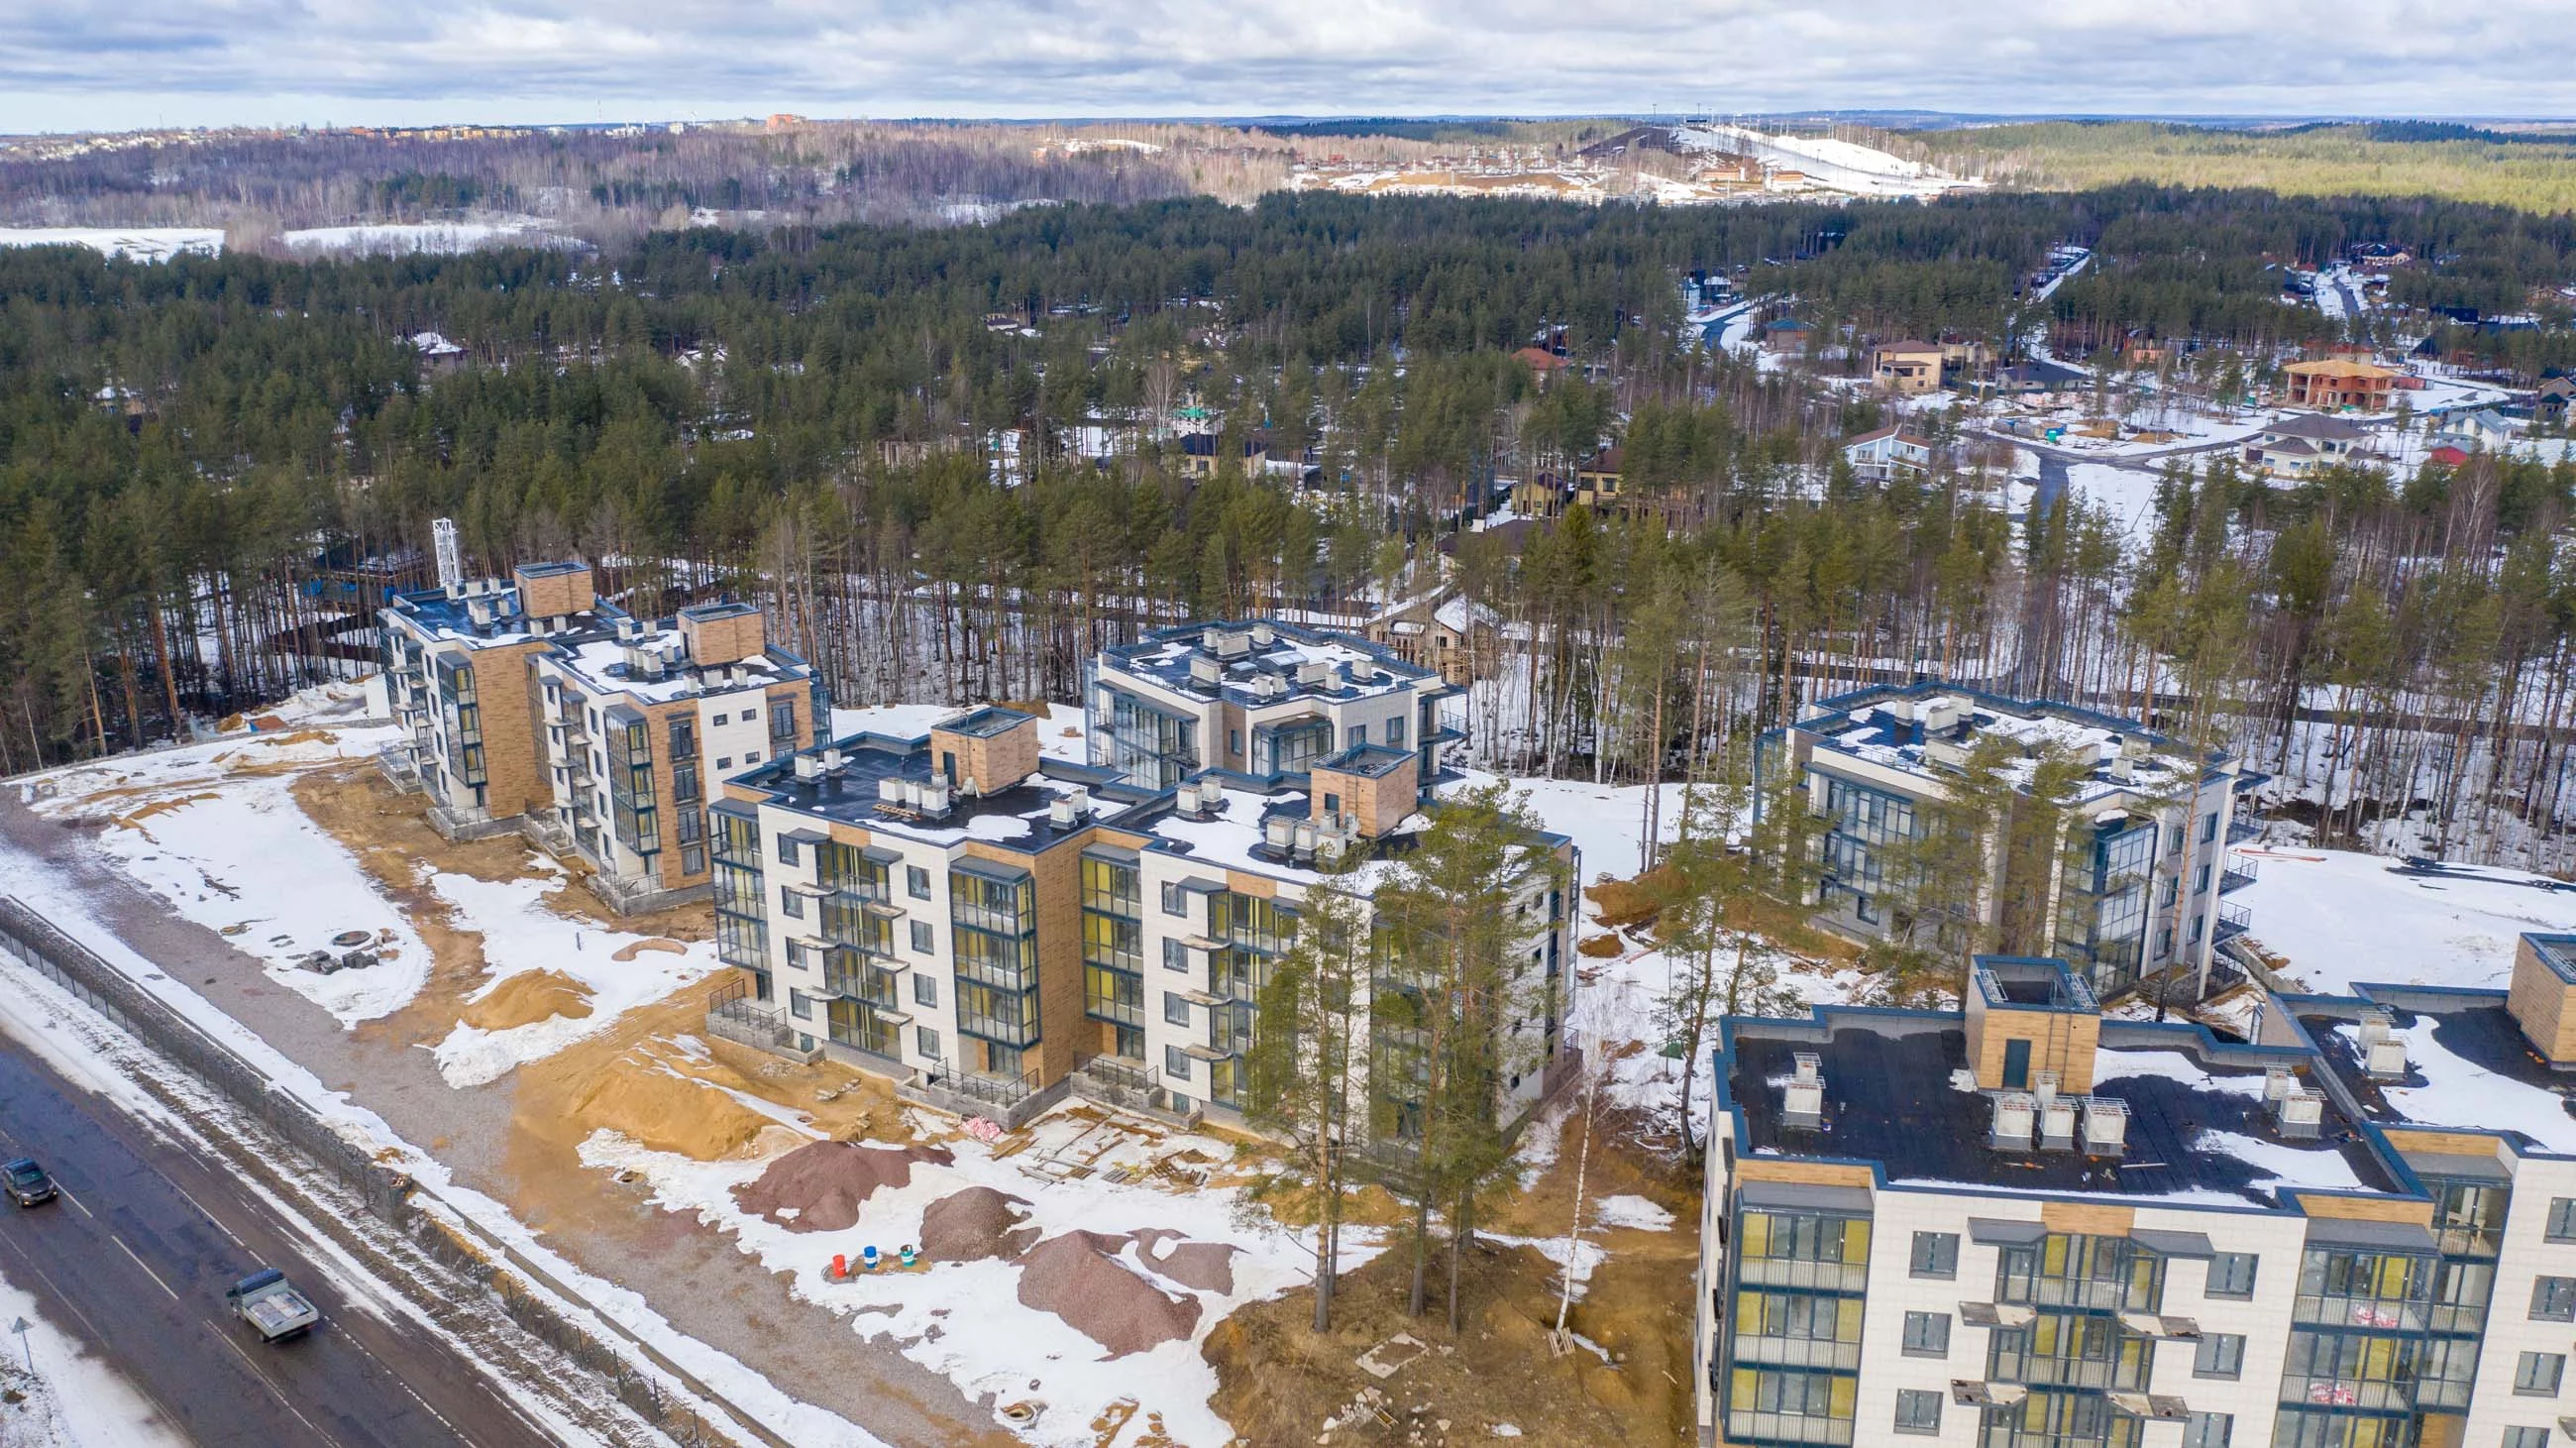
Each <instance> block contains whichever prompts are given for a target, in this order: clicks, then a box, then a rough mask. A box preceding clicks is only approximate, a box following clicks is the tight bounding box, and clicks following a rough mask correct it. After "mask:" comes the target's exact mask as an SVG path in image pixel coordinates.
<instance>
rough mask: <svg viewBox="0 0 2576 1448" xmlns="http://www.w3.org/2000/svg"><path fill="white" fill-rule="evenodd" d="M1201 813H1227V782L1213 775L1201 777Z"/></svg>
mask: <svg viewBox="0 0 2576 1448" xmlns="http://www.w3.org/2000/svg"><path fill="white" fill-rule="evenodd" d="M1199 811H1200V812H1201V813H1202V814H1222V813H1223V812H1224V811H1225V781H1224V780H1221V779H1219V778H1217V777H1216V776H1215V775H1213V774H1207V775H1201V776H1200V777H1199Z"/></svg>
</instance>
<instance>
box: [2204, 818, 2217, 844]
mask: <svg viewBox="0 0 2576 1448" xmlns="http://www.w3.org/2000/svg"><path fill="white" fill-rule="evenodd" d="M2217 838H2218V811H2216V810H2211V811H2210V812H2209V813H2207V814H2205V815H2202V816H2201V817H2200V842H2201V843H2202V844H2204V845H2205V844H2208V843H2210V842H2211V841H2212V840H2215V839H2217Z"/></svg>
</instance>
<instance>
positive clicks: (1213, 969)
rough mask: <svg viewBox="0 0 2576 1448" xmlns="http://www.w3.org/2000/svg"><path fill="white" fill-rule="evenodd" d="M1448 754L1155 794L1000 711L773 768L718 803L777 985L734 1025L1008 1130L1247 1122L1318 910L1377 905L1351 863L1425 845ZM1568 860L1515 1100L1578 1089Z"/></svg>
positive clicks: (1542, 950)
mask: <svg viewBox="0 0 2576 1448" xmlns="http://www.w3.org/2000/svg"><path fill="white" fill-rule="evenodd" d="M1184 667H1186V666H1184ZM1408 697H1409V695H1408ZM1371 717H1372V719H1373V720H1375V719H1376V718H1377V717H1379V716H1374V715H1373V716H1371ZM1404 717H1405V718H1406V719H1407V720H1408V722H1410V721H1411V720H1412V718H1413V716H1412V715H1411V714H1410V712H1407V713H1406V714H1405V715H1404ZM1434 732H1435V733H1437V732H1439V731H1437V730H1435V731H1434ZM1381 737H1382V736H1381ZM1411 737H1412V735H1411V733H1410V731H1408V735H1407V739H1408V741H1409V740H1410V739H1411ZM1428 748H1429V753H1430V755H1431V757H1432V758H1433V759H1434V761H1435V765H1436V761H1437V746H1436V745H1433V746H1429V747H1428ZM1423 758H1424V755H1422V754H1417V753H1416V752H1415V749H1414V747H1413V746H1412V745H1411V744H1410V743H1409V742H1408V743H1407V744H1406V745H1404V746H1402V747H1397V746H1392V745H1389V744H1386V743H1383V742H1379V743H1361V742H1353V743H1351V744H1349V745H1348V746H1346V747H1342V748H1339V749H1337V750H1335V751H1333V752H1331V753H1329V754H1325V755H1322V756H1318V757H1314V758H1310V759H1306V760H1303V761H1301V763H1302V765H1303V768H1302V769H1300V770H1299V771H1298V779H1297V780H1296V782H1294V783H1288V782H1282V781H1279V780H1274V779H1256V778H1253V777H1250V776H1247V775H1243V774H1239V773H1226V772H1220V771H1214V770H1204V769H1202V770H1195V771H1193V773H1192V776H1191V778H1190V779H1189V780H1188V781H1186V782H1184V783H1181V784H1178V785H1176V786H1170V787H1156V786H1153V785H1149V784H1144V783H1139V782H1136V781H1133V780H1129V779H1126V778H1123V777H1121V775H1120V773H1119V772H1118V771H1116V770H1113V769H1110V768H1106V767H1102V766H1097V765H1084V764H1074V763H1070V762H1065V761H1058V760H1051V759H1045V758H1042V757H1041V753H1040V749H1039V740H1038V731H1037V723H1036V721H1035V720H1034V719H1032V718H1031V717H1029V716H1027V715H1025V714H1020V713H1018V712H1016V711H1013V710H1010V709H1006V708H999V707H986V708H981V709H975V710H971V711H968V712H966V713H963V714H960V715H957V716H955V717H952V718H950V719H948V720H945V721H943V722H942V723H940V724H939V725H937V726H936V727H934V728H933V729H931V731H930V732H929V733H928V734H927V735H925V736H923V737H920V738H914V739H897V738H891V737H886V736H880V735H875V734H859V735H853V736H851V737H848V738H844V739H841V740H838V741H836V742H835V743H833V744H832V745H830V746H828V747H824V748H819V749H814V750H808V751H806V752H803V753H799V754H797V755H794V756H792V757H789V758H782V759H773V760H771V761H770V762H768V763H765V764H763V765H761V766H760V767H759V768H757V769H754V770H751V771H748V772H745V773H741V774H738V775H736V776H734V777H733V778H731V779H729V780H728V781H727V782H726V784H725V787H724V794H725V799H724V800H723V802H721V803H719V804H718V805H717V806H716V807H715V811H714V814H715V819H714V822H713V823H714V830H715V835H716V844H717V864H716V869H717V894H716V901H717V914H718V935H719V942H720V946H721V949H722V953H723V955H724V958H725V959H726V960H727V961H728V962H730V963H732V964H734V965H737V966H741V967H743V968H744V969H745V970H747V971H748V972H750V977H751V979H750V983H749V984H747V985H746V986H743V987H740V988H737V989H733V990H730V991H728V992H726V993H724V994H722V995H720V997H719V999H718V1001H717V1002H716V1005H715V1009H714V1010H713V1011H712V1012H711V1014H710V1019H709V1025H710V1028H711V1029H713V1030H715V1031H717V1032H719V1033H720V1034H724V1035H727V1036H730V1037H732V1038H734V1039H737V1040H743V1041H747V1042H749V1043H751V1044H755V1045H759V1046H763V1047H765V1048H768V1049H773V1050H781V1051H785V1052H787V1053H789V1054H796V1055H807V1054H811V1053H816V1052H824V1053H829V1054H831V1055H834V1056H836V1057H838V1058H840V1059H843V1060H845V1061H848V1062H850V1063H851V1064H854V1065H857V1066H859V1067H860V1068H861V1069H864V1070H867V1071H870V1072H874V1073H876V1074H879V1075H883V1076H887V1077H890V1078H892V1079H893V1080H894V1082H895V1083H896V1086H897V1089H898V1090H899V1091H900V1092H901V1093H903V1094H904V1095H906V1096H908V1097H910V1098H912V1099H917V1100H922V1101H926V1102H929V1103H930V1104H933V1105H936V1106H940V1107H943V1108H946V1109H951V1110H958V1111H967V1112H974V1113H979V1114H984V1115H989V1116H992V1117H995V1118H997V1119H1000V1120H1003V1121H1005V1122H1008V1123H1015V1122H1017V1121H1020V1120H1024V1119H1026V1117H1028V1116H1029V1115H1031V1114H1034V1113H1035V1112H1036V1111H1039V1110H1042V1109H1044V1108H1045V1107H1046V1106H1047V1105H1048V1104H1050V1103H1052V1102H1053V1101H1055V1100H1057V1099H1059V1098H1060V1097H1062V1096H1063V1095H1065V1094H1067V1093H1073V1094H1079V1095H1082V1096H1085V1097H1087V1098H1091V1099H1095V1100H1100V1101H1103V1102H1107V1103H1110V1104H1114V1105H1118V1106H1122V1107H1127V1108H1131V1109H1139V1110H1147V1111H1155V1112H1161V1113H1164V1114H1168V1115H1172V1116H1177V1117H1181V1118H1184V1119H1190V1118H1196V1117H1198V1116H1200V1115H1202V1114H1204V1115H1206V1116H1208V1117H1212V1118H1215V1119H1218V1120H1235V1119H1239V1112H1240V1109H1241V1106H1242V1104H1243V1100H1244V1096H1243V1092H1244V1075H1243V1073H1244V1069H1245V1060H1246V1051H1247V1048H1248V1047H1249V1045H1250V1044H1251V1041H1252V1035H1253V1029H1254V1024H1255V1019H1256V1013H1257V1010H1258V1002H1259V997H1260V992H1261V990H1262V988H1263V987H1264V985H1265V984H1266V983H1267V981H1268V978H1269V971H1270V967H1271V963H1272V962H1273V961H1274V960H1275V959H1277V957H1278V956H1279V954H1280V953H1281V952H1282V951H1285V950H1287V949H1288V948H1290V946H1291V944H1292V942H1293V940H1294V938H1295V935H1296V931H1297V928H1298V922H1299V919H1300V916H1301V915H1302V914H1303V913H1304V911H1305V908H1306V905H1307V902H1308V901H1309V900H1310V899H1311V898H1312V895H1313V892H1315V891H1317V890H1321V889H1335V888H1339V889H1344V890H1347V891H1351V892H1352V893H1353V894H1354V896H1355V898H1364V897H1361V896H1360V895H1359V892H1360V891H1361V890H1362V889H1364V888H1365V882H1366V881H1368V880H1369V879H1371V878H1373V876H1372V875H1371V874H1370V873H1369V871H1370V870H1372V869H1375V868H1376V867H1375V866H1363V867H1362V869H1361V871H1360V872H1358V873H1356V874H1355V875H1353V876H1335V877H1333V878H1332V879H1329V880H1328V878H1327V867H1329V866H1330V865H1331V864H1332V862H1333V861H1334V860H1335V859H1336V858H1337V857H1339V856H1342V855H1345V854H1347V853H1350V852H1353V851H1357V850H1360V849H1363V848H1373V849H1375V850H1377V851H1379V852H1381V853H1389V852H1394V851H1399V850H1401V849H1403V848H1405V845H1406V840H1405V836H1406V835H1407V834H1408V833H1409V832H1411V831H1413V830H1416V829H1418V828H1420V826H1421V816H1420V815H1419V813H1418V809H1419V807H1420V804H1421V802H1422V801H1423V799H1424V797H1425V794H1426V788H1425V785H1424V783H1423V779H1424V776H1423V774H1422V773H1421V761H1422V759H1423ZM1545 843H1546V845H1547V846H1548V847H1549V848H1550V849H1551V850H1552V851H1553V853H1554V857H1555V858H1556V859H1558V860H1559V861H1561V862H1562V865H1563V867H1564V869H1563V871H1561V872H1560V873H1559V876H1558V877H1557V878H1551V877H1550V876H1549V875H1548V873H1547V872H1544V871H1533V872H1532V873H1531V874H1530V876H1529V878H1528V882H1527V886H1526V888H1525V889H1524V891H1523V892H1522V894H1521V896H1520V898H1519V900H1518V909H1519V911H1520V912H1521V918H1522V919H1523V921H1524V922H1525V924H1526V926H1527V939H1528V941H1529V957H1528V959H1527V961H1526V962H1525V963H1524V964H1523V965H1522V966H1521V968H1520V973H1519V980H1518V988H1517V989H1516V990H1514V991H1513V992H1511V994H1512V996H1513V998H1514V1000H1515V1001H1516V1002H1518V1003H1519V1004H1518V1005H1517V1007H1516V1009H1515V1011H1514V1014H1513V1018H1512V1019H1511V1020H1510V1021H1509V1022H1508V1023H1499V1028H1501V1029H1505V1030H1508V1031H1509V1032H1510V1033H1511V1034H1512V1036H1513V1038H1514V1039H1515V1040H1516V1041H1517V1042H1520V1043H1522V1044H1523V1049H1522V1050H1520V1051H1518V1052H1516V1053H1515V1055H1516V1056H1517V1057H1518V1064H1517V1065H1516V1066H1515V1067H1514V1068H1513V1070H1512V1072H1511V1073H1510V1075H1509V1078H1508V1080H1507V1081H1505V1082H1504V1083H1502V1088H1501V1089H1502V1090H1503V1091H1504V1092H1505V1093H1506V1095H1507V1097H1508V1098H1509V1100H1510V1101H1511V1102H1513V1103H1517V1104H1518V1105H1516V1106H1515V1109H1518V1106H1521V1105H1526V1104H1527V1103H1530V1102H1534V1101H1535V1100H1536V1099H1537V1098H1538V1096H1539V1095H1540V1094H1541V1092H1542V1090H1543V1088H1544V1086H1545V1085H1546V1084H1547V1083H1548V1082H1549V1081H1550V1080H1551V1079H1552V1077H1553V1076H1554V1075H1555V1074H1557V1073H1556V1071H1555V1069H1554V1068H1555V1067H1556V1064H1557V1062H1558V1060H1559V1046H1560V1035H1559V1029H1560V1022H1561V1020H1562V1016H1563V1010H1562V1005H1561V1002H1562V999H1563V972H1564V970H1565V969H1566V963H1567V961H1568V960H1569V959H1570V951H1571V949H1572V945H1573V941H1572V938H1571V933H1570V932H1571V929H1572V924H1573V914H1574V909H1575V906H1574V902H1573V900H1572V898H1571V896H1570V894H1569V893H1568V892H1567V891H1566V889H1565V888H1564V886H1563V884H1562V881H1563V880H1570V879H1571V878H1573V874H1572V872H1573V870H1574V868H1575V865H1576V861H1575V859H1574V851H1573V847H1572V845H1571V844H1570V843H1569V842H1567V841H1566V840H1564V839H1562V838H1560V837H1554V836H1550V837H1547V838H1546V840H1545ZM1402 956H1403V952H1402V951H1401V950H1400V949H1399V950H1392V951H1389V952H1387V953H1386V956H1385V959H1386V960H1387V962H1388V964H1386V965H1384V966H1382V967H1381V969H1380V971H1379V975H1378V978H1377V979H1376V980H1375V981H1374V982H1373V983H1372V988H1371V990H1370V992H1368V1003H1367V1004H1365V1005H1364V1006H1363V1007H1362V1009H1363V1010H1364V1011H1366V1012H1368V1013H1369V1016H1370V1023H1371V1036H1372V1045H1373V1048H1374V1049H1373V1051H1372V1053H1371V1054H1372V1055H1373V1056H1374V1057H1376V1058H1377V1059H1380V1060H1385V1059H1395V1058H1400V1057H1401V1055H1402V1053H1403V1052H1404V1051H1405V1050H1406V1049H1408V1048H1409V1037H1407V1036H1406V1035H1405V1031H1406V1030H1408V1029H1409V1027H1402V1026H1399V1025H1397V1024H1394V1023H1395V1022H1397V1021H1399V1020H1400V1019H1402V1018H1403V1017H1404V1013H1403V1012H1400V1011H1395V1010H1387V1011H1380V1009H1379V1005H1380V1003H1384V1002H1391V1001H1392V1000H1393V999H1394V997H1393V996H1392V995H1391V994H1390V993H1391V992H1408V991H1413V990H1414V989H1415V988H1416V987H1415V985H1414V983H1413V982H1411V981H1409V980H1408V979H1407V978H1405V977H1404V976H1403V975H1402V973H1401V972H1402V966H1401V960H1402ZM1400 1079H1403V1078H1402V1077H1401V1075H1400V1073H1398V1072H1394V1071H1384V1072H1381V1073H1379V1081H1380V1090H1381V1091H1384V1090H1389V1089H1393V1088H1392V1087H1390V1086H1389V1085H1388V1083H1390V1082H1393V1081H1396V1080H1400ZM1395 1105H1396V1107H1397V1110H1396V1111H1395V1112H1394V1113H1392V1114H1393V1115H1394V1116H1395V1117H1396V1118H1397V1119H1399V1120H1400V1119H1402V1118H1403V1112H1402V1109H1401V1108H1402V1103H1401V1102H1400V1101H1398V1102H1396V1103H1395Z"/></svg>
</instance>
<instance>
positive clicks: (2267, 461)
mask: <svg viewBox="0 0 2576 1448" xmlns="http://www.w3.org/2000/svg"><path fill="white" fill-rule="evenodd" d="M2369 451H2370V431H2369V429H2367V428H2365V427H2363V426H2361V425H2360V424H2359V423H2356V422H2352V421H2350V420H2348V419H2346V418H2341V417H2334V416H2330V415H2328V414H2325V413H2321V412H2309V413H2301V414H2298V415H2296V416H2292V417H2285V418H2283V419H2281V420H2280V421H2279V422H2276V423H2274V424H2272V425H2271V426H2270V427H2267V428H2265V429H2263V431H2261V432H2260V433H2257V434H2256V435H2255V436H2254V437H2253V438H2251V439H2250V440H2248V441H2247V442H2246V444H2245V463H2246V466H2248V467H2253V468H2260V469H2261V470H2263V471H2264V472H2267V473H2271V474H2273V475H2275V476H2277V477H2285V478H2304V477H2306V476H2307V475H2308V474H2310V473H2313V472H2315V471H2316V470H2317V469H2319V468H2321V467H2325V466H2327V465H2329V464H2331V463H2338V462H2344V461H2349V460H2351V459H2353V458H2355V457H2357V456H2359V455H2361V454H2366V453H2368V452H2369Z"/></svg>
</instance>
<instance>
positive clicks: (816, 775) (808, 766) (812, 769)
mask: <svg viewBox="0 0 2576 1448" xmlns="http://www.w3.org/2000/svg"><path fill="white" fill-rule="evenodd" d="M796 777H797V778H798V779H801V780H803V781H805V782H806V783H808V784H811V783H813V782H814V781H815V780H818V779H821V778H822V777H823V761H821V760H819V759H816V758H815V757H814V756H813V755H811V754H799V755H797V756H796Z"/></svg>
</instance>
